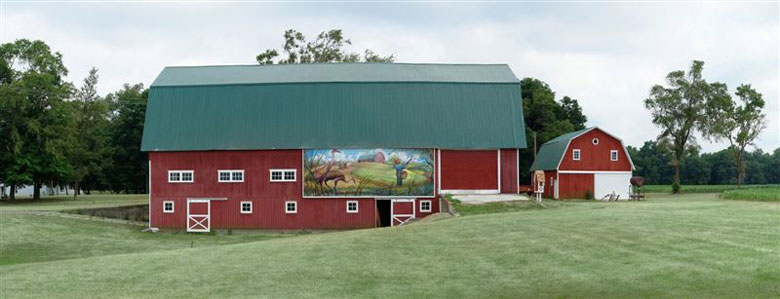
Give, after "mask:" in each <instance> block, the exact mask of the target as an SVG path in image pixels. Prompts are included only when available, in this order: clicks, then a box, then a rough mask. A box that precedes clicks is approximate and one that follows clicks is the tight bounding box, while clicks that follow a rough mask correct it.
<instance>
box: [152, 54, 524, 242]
mask: <svg viewBox="0 0 780 299" xmlns="http://www.w3.org/2000/svg"><path fill="white" fill-rule="evenodd" d="M522 107H523V104H522V99H521V97H520V81H519V80H518V79H517V77H515V75H514V74H513V73H512V71H511V70H510V69H509V67H508V66H507V65H469V64H402V63H391V64H385V63H370V64H361V63H343V64H299V65H268V66H259V65H251V66H204V67H167V68H165V69H164V70H163V71H162V73H161V74H160V75H159V76H158V77H157V79H156V80H155V81H154V83H153V84H152V85H151V88H150V91H149V103H148V106H147V111H146V121H145V125H144V135H143V143H142V146H141V148H142V150H143V151H146V152H148V153H149V190H150V194H149V207H150V217H149V218H150V222H149V225H150V226H151V227H159V228H181V229H185V228H186V229H187V230H188V231H209V230H211V229H214V228H218V229H227V228H266V229H337V228H338V229H343V228H367V227H376V226H391V225H400V224H403V223H405V222H406V221H408V220H409V219H413V218H420V217H425V216H427V215H430V214H432V213H436V212H438V211H439V206H440V204H439V203H440V201H439V199H440V198H439V195H440V194H445V193H452V194H468V193H475V194H485V193H517V192H518V177H519V175H518V171H519V170H518V149H519V148H525V146H526V140H525V133H524V132H525V128H524V122H523V110H522Z"/></svg>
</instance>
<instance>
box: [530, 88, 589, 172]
mask: <svg viewBox="0 0 780 299" xmlns="http://www.w3.org/2000/svg"><path fill="white" fill-rule="evenodd" d="M520 93H521V96H522V98H523V119H524V120H525V135H526V139H527V140H528V147H527V148H526V149H522V150H520V161H519V167H520V182H529V183H530V173H529V172H528V170H529V168H530V166H531V163H532V162H533V160H534V157H535V152H534V150H535V149H534V147H536V150H538V147H539V145H541V144H542V143H545V142H547V141H549V140H551V139H553V138H555V137H558V136H559V135H561V134H564V133H568V132H571V131H574V130H577V129H581V128H584V127H585V121H587V118H586V117H585V115H583V114H582V108H581V107H580V105H579V103H577V100H575V99H572V98H570V97H564V98H563V99H562V100H561V101H560V102H556V101H555V92H554V91H553V90H552V89H551V88H550V86H549V85H548V84H547V83H545V82H543V81H541V80H539V79H535V78H524V79H523V80H520ZM534 139H535V140H534ZM534 141H536V146H535V145H534Z"/></svg>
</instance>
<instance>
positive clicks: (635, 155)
mask: <svg viewBox="0 0 780 299" xmlns="http://www.w3.org/2000/svg"><path fill="white" fill-rule="evenodd" d="M628 151H629V155H631V160H632V161H633V162H634V167H636V171H635V172H634V175H637V176H641V177H644V178H645V183H646V184H648V185H658V184H671V183H672V180H671V175H672V171H671V169H670V168H669V167H667V165H668V163H669V162H668V161H669V157H670V156H671V153H670V152H669V150H668V149H667V148H664V147H663V146H659V145H658V143H657V142H656V141H655V140H650V141H645V143H644V144H643V145H642V147H641V148H639V149H635V148H633V147H632V146H629V147H628Z"/></svg>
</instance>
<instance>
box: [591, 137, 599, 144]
mask: <svg viewBox="0 0 780 299" xmlns="http://www.w3.org/2000/svg"><path fill="white" fill-rule="evenodd" d="M591 142H593V145H598V144H599V139H598V138H593V140H591Z"/></svg>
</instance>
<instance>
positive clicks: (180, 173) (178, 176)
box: [168, 170, 195, 183]
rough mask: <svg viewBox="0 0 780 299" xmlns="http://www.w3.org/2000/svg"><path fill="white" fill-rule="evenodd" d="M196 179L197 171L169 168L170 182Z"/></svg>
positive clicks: (190, 181)
mask: <svg viewBox="0 0 780 299" xmlns="http://www.w3.org/2000/svg"><path fill="white" fill-rule="evenodd" d="M194 181H195V172H194V171H192V170H169V171H168V183H192V182H194Z"/></svg>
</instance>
